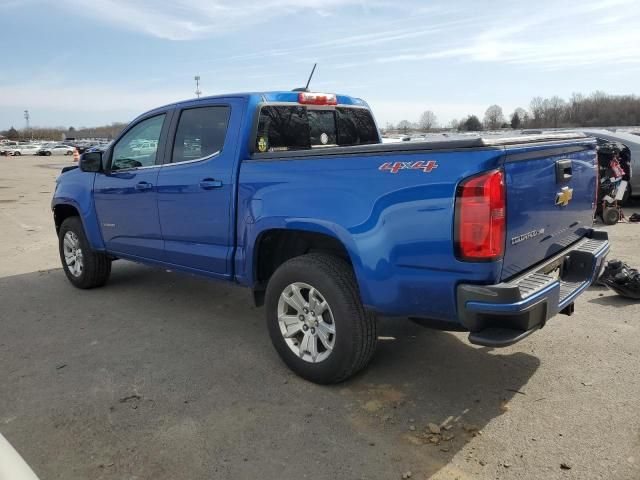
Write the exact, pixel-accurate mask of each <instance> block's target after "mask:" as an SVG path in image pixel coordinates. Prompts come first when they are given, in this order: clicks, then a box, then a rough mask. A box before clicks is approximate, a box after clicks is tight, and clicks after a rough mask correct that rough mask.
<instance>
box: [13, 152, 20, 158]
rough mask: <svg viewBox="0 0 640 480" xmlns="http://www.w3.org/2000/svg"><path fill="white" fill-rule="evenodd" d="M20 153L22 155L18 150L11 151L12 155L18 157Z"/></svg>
mask: <svg viewBox="0 0 640 480" xmlns="http://www.w3.org/2000/svg"><path fill="white" fill-rule="evenodd" d="M20 155H22V154H21V153H20V152H13V156H14V157H19V156H20Z"/></svg>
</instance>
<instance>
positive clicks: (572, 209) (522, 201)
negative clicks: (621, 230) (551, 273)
mask: <svg viewBox="0 0 640 480" xmlns="http://www.w3.org/2000/svg"><path fill="white" fill-rule="evenodd" d="M504 170H505V174H506V188H507V235H506V248H505V254H504V262H503V269H502V276H501V279H503V280H504V279H508V278H510V277H512V276H513V275H516V274H517V273H519V272H522V271H523V270H525V269H528V268H530V267H532V266H533V265H535V264H537V263H539V262H541V261H543V260H545V259H546V258H549V257H551V256H552V255H554V254H556V253H557V252H559V251H560V250H562V249H564V248H566V247H567V246H569V245H571V244H572V243H574V242H576V241H577V240H579V239H580V238H582V237H583V236H584V235H585V234H586V233H587V232H588V230H589V229H590V228H591V225H592V223H593V207H594V201H595V189H596V186H595V185H596V151H595V143H594V142H593V141H591V140H589V139H585V140H581V141H579V142H570V143H563V144H561V145H559V144H557V143H556V144H546V145H528V146H523V147H519V146H514V147H509V148H507V156H506V160H505V165H504Z"/></svg>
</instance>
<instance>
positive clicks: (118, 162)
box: [94, 112, 170, 260]
mask: <svg viewBox="0 0 640 480" xmlns="http://www.w3.org/2000/svg"><path fill="white" fill-rule="evenodd" d="M168 117H169V112H163V113H155V114H152V115H151V116H148V117H146V118H144V119H142V120H140V121H139V122H137V123H136V124H134V125H132V126H131V127H129V128H128V129H127V131H126V133H125V134H124V135H123V136H122V137H120V139H119V140H118V141H117V142H116V143H115V144H114V145H113V147H112V148H111V149H109V150H108V151H107V154H106V156H107V165H106V170H105V172H104V173H99V174H97V175H96V179H95V182H94V201H95V207H96V212H97V214H98V219H99V222H100V229H101V230H102V237H103V238H104V242H105V245H106V247H107V250H109V251H110V252H113V253H116V254H124V255H132V256H135V257H142V258H149V259H153V260H162V258H163V256H164V245H163V241H162V235H161V234H160V222H159V219H158V197H157V190H156V188H157V185H156V181H157V178H158V172H159V170H160V166H161V165H162V160H163V159H162V152H163V151H164V149H163V148H162V145H163V143H164V138H166V132H167V131H168V128H169V120H170V119H169V118H168ZM146 141H150V142H152V144H153V145H155V148H153V149H147V150H142V149H140V145H141V144H142V143H143V142H146ZM158 146H160V148H158Z"/></svg>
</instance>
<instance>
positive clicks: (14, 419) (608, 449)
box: [0, 157, 640, 480]
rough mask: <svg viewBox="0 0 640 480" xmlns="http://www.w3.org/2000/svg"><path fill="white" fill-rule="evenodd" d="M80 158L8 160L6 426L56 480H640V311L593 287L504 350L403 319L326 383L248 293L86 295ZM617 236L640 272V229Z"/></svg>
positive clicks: (385, 327) (140, 286) (3, 328)
mask: <svg viewBox="0 0 640 480" xmlns="http://www.w3.org/2000/svg"><path fill="white" fill-rule="evenodd" d="M67 162H68V160H67V159H64V158H59V159H56V158H50V159H44V158H28V157H22V158H16V159H13V158H4V157H1V158H0V433H2V434H3V435H4V436H5V437H6V438H7V439H8V440H9V441H10V442H11V443H12V444H13V445H14V447H15V448H16V449H17V450H18V451H19V452H21V454H22V455H23V456H24V458H25V460H26V461H27V462H28V463H29V464H30V465H32V467H33V468H34V470H35V471H36V473H37V474H38V475H40V476H41V478H43V479H47V480H53V479H64V480H73V479H153V480H162V479H190V480H191V479H249V478H251V479H254V478H261V479H278V480H280V479H296V480H299V479H301V478H309V479H361V478H362V479H396V478H401V477H402V475H403V473H406V472H408V471H411V472H412V477H411V478H419V479H422V478H436V479H451V480H453V479H456V478H458V479H462V480H464V479H471V478H478V479H495V478H498V479H511V478H513V479H540V478H545V479H580V480H582V479H592V478H602V479H615V480H623V479H625V480H626V479H628V480H632V479H633V480H637V479H638V478H640V382H639V380H640V373H639V372H640V303H634V302H630V301H627V300H624V299H622V298H620V297H617V296H616V295H614V294H613V293H612V292H610V291H607V290H605V289H601V288H594V289H591V290H590V291H588V292H587V293H586V294H585V295H583V296H582V297H581V298H580V299H579V301H578V302H577V306H576V310H577V311H576V314H575V315H574V316H573V317H565V316H562V317H556V318H555V319H554V320H553V321H552V322H550V323H549V324H548V326H547V327H545V328H544V329H543V330H542V331H540V332H538V333H536V334H535V335H533V336H532V337H530V338H529V339H527V340H526V341H524V342H522V343H520V344H518V345H515V346H513V347H510V348H506V349H502V350H491V349H487V348H478V347H475V346H471V345H470V344H468V343H467V342H466V340H465V335H464V334H462V333H460V334H458V333H456V334H452V333H444V332H438V331H430V330H426V329H423V328H421V327H418V326H415V325H413V324H411V323H410V322H407V321H405V320H384V321H382V328H381V330H382V332H381V335H383V336H384V338H383V339H382V340H381V342H380V347H379V349H378V351H377V353H376V356H375V358H374V361H373V363H372V364H371V365H370V367H369V368H368V369H367V370H366V371H365V372H363V373H362V374H361V375H359V376H357V377H356V378H354V379H353V380H351V381H349V382H346V383H344V384H341V385H338V386H333V387H320V386H316V385H313V384H310V383H308V382H305V381H303V380H300V379H298V378H297V377H295V376H293V375H292V374H291V373H290V372H289V371H288V370H287V369H286V368H285V367H284V366H283V364H282V363H281V362H280V360H279V358H278V357H277V356H276V353H275V351H274V350H273V348H272V347H271V344H270V343H269V339H268V335H267V331H266V327H265V325H264V322H263V312H262V310H260V309H255V308H252V307H251V303H250V301H249V295H248V294H247V292H246V291H244V290H240V289H235V288H232V287H230V286H228V285H225V284H218V283H213V282H209V281H206V280H201V279H198V278H195V277H191V276H186V275H180V274H176V273H171V272H165V271H163V270H157V269H152V268H148V267H144V266H139V265H135V264H132V263H128V262H123V261H119V262H116V263H115V264H114V269H113V275H112V279H111V281H110V283H109V284H108V285H107V286H106V287H105V288H102V289H97V290H92V291H80V290H77V289H74V288H73V287H72V286H71V285H70V284H69V283H68V282H67V281H66V278H65V277H64V274H63V272H62V270H61V269H60V268H59V260H58V258H57V251H56V238H55V235H54V230H53V225H52V220H51V216H50V213H49V206H48V205H49V201H50V198H51V194H52V191H53V187H54V178H55V176H56V175H57V170H56V169H53V168H48V166H47V165H48V164H52V163H55V164H60V163H67ZM632 210H633V209H632ZM638 211H640V205H639V206H638ZM609 231H610V234H611V237H612V239H613V253H612V255H611V257H610V258H612V257H614V256H617V257H621V258H624V259H625V260H627V261H628V262H630V263H631V264H634V265H636V266H640V249H638V239H639V238H640V225H617V226H614V227H610V228H609ZM430 422H431V423H435V424H438V425H441V424H445V425H447V426H448V425H451V426H452V427H451V429H450V430H444V429H443V430H442V432H441V433H442V434H441V438H442V437H447V438H448V437H450V436H452V437H453V438H452V439H450V440H447V441H443V442H441V443H440V444H438V445H432V444H430V441H429V438H428V437H425V435H424V433H423V432H424V431H425V430H424V429H425V427H427V425H428V423H430ZM413 427H415V430H414V429H413ZM476 429H477V430H479V431H477V430H476ZM562 463H565V464H566V465H567V466H570V467H571V469H569V470H566V469H562V468H561V464H562Z"/></svg>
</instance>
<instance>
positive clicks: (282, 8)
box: [56, 0, 361, 40]
mask: <svg viewBox="0 0 640 480" xmlns="http://www.w3.org/2000/svg"><path fill="white" fill-rule="evenodd" d="M360 3H361V0H267V1H262V2H255V1H250V0H235V1H231V0H207V1H201V0H162V1H152V0H136V1H131V0H91V1H88V2H87V1H85V0H58V1H57V2H56V5H60V6H65V7H67V8H69V9H71V10H73V12H74V13H76V14H78V13H79V14H83V15H85V16H89V17H92V18H94V19H96V20H98V21H103V22H108V23H111V24H115V25H116V26H118V27H121V28H127V29H129V30H135V31H139V32H143V33H146V34H149V35H153V36H156V37H159V38H164V39H167V40H192V39H196V38H203V37H207V36H213V35H222V34H225V33H228V32H230V31H235V30H238V29H241V28H247V27H249V26H251V25H255V24H260V23H264V22H266V21H268V20H271V19H272V18H274V17H276V16H279V17H283V16H286V15H287V14H292V13H297V12H303V11H309V12H313V13H315V14H317V15H319V16H326V15H329V14H331V13H332V10H334V9H336V8H339V7H342V6H347V5H360Z"/></svg>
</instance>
